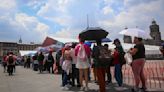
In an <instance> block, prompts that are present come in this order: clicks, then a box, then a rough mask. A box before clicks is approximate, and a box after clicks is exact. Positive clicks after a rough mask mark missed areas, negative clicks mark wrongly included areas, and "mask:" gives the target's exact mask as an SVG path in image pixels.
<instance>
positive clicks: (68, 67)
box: [62, 46, 72, 90]
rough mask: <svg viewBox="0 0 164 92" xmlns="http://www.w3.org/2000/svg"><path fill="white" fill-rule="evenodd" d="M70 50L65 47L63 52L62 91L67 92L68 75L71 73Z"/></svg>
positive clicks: (68, 84) (68, 86) (68, 85)
mask: <svg viewBox="0 0 164 92" xmlns="http://www.w3.org/2000/svg"><path fill="white" fill-rule="evenodd" d="M70 50H71V48H70V47H69V46H66V47H65V49H64V51H63V58H64V61H63V64H62V69H63V80H62V81H63V87H64V88H63V90H68V89H69V88H70V87H71V85H70V74H71V73H72V57H71V51H70Z"/></svg>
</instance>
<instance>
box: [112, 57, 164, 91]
mask: <svg viewBox="0 0 164 92" xmlns="http://www.w3.org/2000/svg"><path fill="white" fill-rule="evenodd" d="M111 70H112V72H113V70H114V69H111ZM122 72H123V82H124V84H127V85H130V86H133V85H134V84H135V81H134V76H133V72H132V69H131V66H129V65H124V66H123V67H122ZM144 74H145V76H146V85H147V88H150V89H164V60H147V61H146V63H145V66H144ZM112 75H113V74H112ZM113 79H114V77H113Z"/></svg>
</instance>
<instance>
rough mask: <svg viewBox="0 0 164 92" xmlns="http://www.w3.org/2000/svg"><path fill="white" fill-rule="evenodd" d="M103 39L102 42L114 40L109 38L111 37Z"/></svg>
mask: <svg viewBox="0 0 164 92" xmlns="http://www.w3.org/2000/svg"><path fill="white" fill-rule="evenodd" d="M101 41H102V42H112V40H111V39H109V38H104V39H102V40H101Z"/></svg>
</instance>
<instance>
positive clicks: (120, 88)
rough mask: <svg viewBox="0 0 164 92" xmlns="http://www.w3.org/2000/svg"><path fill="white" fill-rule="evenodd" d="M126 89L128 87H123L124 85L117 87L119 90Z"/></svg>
mask: <svg viewBox="0 0 164 92" xmlns="http://www.w3.org/2000/svg"><path fill="white" fill-rule="evenodd" d="M126 89H127V88H125V87H122V86H119V87H117V88H116V90H117V91H124V90H126Z"/></svg>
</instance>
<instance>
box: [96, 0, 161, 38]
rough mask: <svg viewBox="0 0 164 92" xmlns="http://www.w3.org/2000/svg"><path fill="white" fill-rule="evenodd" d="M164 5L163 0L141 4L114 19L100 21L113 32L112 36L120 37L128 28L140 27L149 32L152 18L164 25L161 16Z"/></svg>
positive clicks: (122, 12)
mask: <svg viewBox="0 0 164 92" xmlns="http://www.w3.org/2000/svg"><path fill="white" fill-rule="evenodd" d="M163 3H164V2H163V1H162V0H154V1H153V2H152V1H151V2H147V3H140V4H138V5H136V6H131V7H130V8H128V9H126V10H124V11H121V12H120V13H119V14H117V15H115V16H114V18H113V19H107V20H100V21H99V24H101V25H103V26H104V27H105V28H107V29H110V30H113V31H112V32H111V35H114V36H115V37H119V35H118V32H119V31H121V30H122V29H124V28H125V27H126V26H127V27H130V28H132V27H136V26H138V27H139V28H141V29H144V30H146V31H148V32H149V30H147V29H149V25H150V22H151V20H152V18H155V19H156V20H157V23H158V24H160V25H163V24H164V22H163V21H164V19H163V18H162V16H161V14H162V12H161V11H162V10H163V9H164V7H163ZM159 18H160V19H159ZM162 30H164V29H163V28H162V27H161V30H160V31H162Z"/></svg>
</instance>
